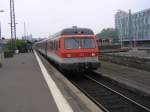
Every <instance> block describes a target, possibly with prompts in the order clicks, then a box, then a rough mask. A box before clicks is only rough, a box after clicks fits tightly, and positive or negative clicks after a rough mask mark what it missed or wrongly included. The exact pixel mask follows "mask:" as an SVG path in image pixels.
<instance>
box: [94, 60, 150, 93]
mask: <svg viewBox="0 0 150 112" xmlns="http://www.w3.org/2000/svg"><path fill="white" fill-rule="evenodd" d="M101 63H102V66H101V68H99V69H98V70H97V71H96V72H99V73H101V74H102V75H103V76H105V77H108V78H110V79H113V80H115V81H117V82H119V83H121V84H124V85H125V86H127V87H130V89H133V90H136V91H139V92H141V93H142V94H144V95H150V72H147V71H144V70H139V69H135V68H130V67H125V66H121V65H117V64H114V63H109V62H104V61H101Z"/></svg>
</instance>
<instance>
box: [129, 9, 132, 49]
mask: <svg viewBox="0 0 150 112" xmlns="http://www.w3.org/2000/svg"><path fill="white" fill-rule="evenodd" d="M129 39H130V40H129V42H130V47H131V48H132V18H131V10H129Z"/></svg>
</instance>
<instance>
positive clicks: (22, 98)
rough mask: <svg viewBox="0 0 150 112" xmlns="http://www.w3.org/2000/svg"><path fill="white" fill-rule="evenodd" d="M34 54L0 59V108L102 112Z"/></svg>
mask: <svg viewBox="0 0 150 112" xmlns="http://www.w3.org/2000/svg"><path fill="white" fill-rule="evenodd" d="M38 57H40V56H38V54H37V53H36V52H34V53H23V54H18V55H15V56H14V57H13V58H7V59H5V60H4V62H3V67H2V68H0V112H102V111H101V110H100V109H99V108H98V107H97V106H96V105H95V104H94V103H92V102H91V101H90V100H89V99H88V98H87V97H86V96H84V95H83V94H82V93H81V92H80V91H78V90H76V88H75V87H73V86H72V85H70V83H67V87H70V88H73V90H72V91H73V92H71V90H69V88H67V87H66V86H65V84H62V83H61V80H64V81H65V82H67V81H66V79H63V78H61V79H60V80H58V79H56V78H55V76H54V72H56V71H55V70H52V68H49V67H50V66H51V65H50V64H49V63H48V62H46V61H45V62H42V61H44V58H43V59H41V57H40V58H38ZM40 60H42V61H40ZM42 63H44V64H42ZM45 66H46V67H45ZM56 74H57V75H58V74H59V75H60V73H56ZM51 75H53V76H51ZM61 77H62V76H61ZM74 94H75V95H74ZM77 96H80V97H79V98H78V97H77Z"/></svg>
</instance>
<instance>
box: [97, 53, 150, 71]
mask: <svg viewBox="0 0 150 112" xmlns="http://www.w3.org/2000/svg"><path fill="white" fill-rule="evenodd" d="M100 60H103V61H107V62H111V63H116V64H120V65H124V66H128V67H134V68H137V69H142V70H146V71H150V59H142V58H137V57H128V56H119V55H112V54H101V56H100Z"/></svg>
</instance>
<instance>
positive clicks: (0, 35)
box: [0, 10, 4, 40]
mask: <svg viewBox="0 0 150 112" xmlns="http://www.w3.org/2000/svg"><path fill="white" fill-rule="evenodd" d="M0 12H4V10H0ZM1 39H2V28H1V21H0V40H1Z"/></svg>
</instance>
